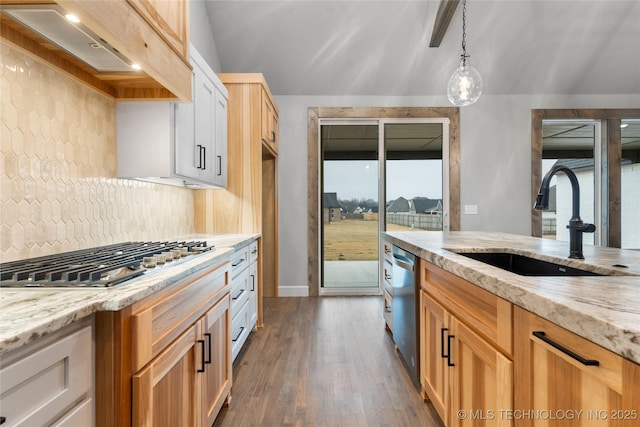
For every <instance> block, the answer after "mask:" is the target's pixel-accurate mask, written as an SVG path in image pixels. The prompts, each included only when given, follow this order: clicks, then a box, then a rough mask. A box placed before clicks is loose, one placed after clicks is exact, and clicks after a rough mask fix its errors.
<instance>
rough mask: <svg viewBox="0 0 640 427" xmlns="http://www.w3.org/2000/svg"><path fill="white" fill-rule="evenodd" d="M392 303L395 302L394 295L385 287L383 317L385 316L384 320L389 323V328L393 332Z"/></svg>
mask: <svg viewBox="0 0 640 427" xmlns="http://www.w3.org/2000/svg"><path fill="white" fill-rule="evenodd" d="M392 304H393V301H392V297H391V295H390V294H389V292H387V290H386V289H385V290H384V312H383V317H384V322H385V324H386V325H387V328H389V330H390V331H391V332H393V312H392V311H391V307H392Z"/></svg>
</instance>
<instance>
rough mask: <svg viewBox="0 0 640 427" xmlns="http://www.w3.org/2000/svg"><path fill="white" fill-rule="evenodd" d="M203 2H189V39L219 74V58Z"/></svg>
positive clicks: (196, 0)
mask: <svg viewBox="0 0 640 427" xmlns="http://www.w3.org/2000/svg"><path fill="white" fill-rule="evenodd" d="M205 3H206V2H205V1H204V0H190V1H189V39H190V42H191V44H193V45H194V46H195V47H196V49H197V50H198V52H199V53H200V55H202V57H203V58H204V59H205V60H206V61H207V63H208V64H209V66H210V67H211V68H212V69H213V71H215V72H216V73H219V72H221V70H222V67H221V66H220V58H218V51H217V50H216V42H215V41H214V40H213V34H212V32H211V26H210V24H209V18H208V17H207V10H206V8H205Z"/></svg>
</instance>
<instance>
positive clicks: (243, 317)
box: [231, 301, 251, 360]
mask: <svg viewBox="0 0 640 427" xmlns="http://www.w3.org/2000/svg"><path fill="white" fill-rule="evenodd" d="M231 325H232V331H231V359H232V360H236V357H237V356H238V353H240V349H241V348H242V345H243V344H244V342H245V341H246V340H247V337H248V336H249V332H251V327H250V320H249V302H248V301H247V302H246V303H245V305H243V306H242V307H241V308H240V311H239V312H238V313H236V314H234V316H233V320H232V321H231Z"/></svg>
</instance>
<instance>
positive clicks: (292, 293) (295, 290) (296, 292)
mask: <svg viewBox="0 0 640 427" xmlns="http://www.w3.org/2000/svg"><path fill="white" fill-rule="evenodd" d="M278 296H279V297H308V296H309V287H308V286H278Z"/></svg>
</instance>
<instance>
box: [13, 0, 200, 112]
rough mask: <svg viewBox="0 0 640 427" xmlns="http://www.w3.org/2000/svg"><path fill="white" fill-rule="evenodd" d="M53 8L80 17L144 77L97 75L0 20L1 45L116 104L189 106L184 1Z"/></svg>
mask: <svg viewBox="0 0 640 427" xmlns="http://www.w3.org/2000/svg"><path fill="white" fill-rule="evenodd" d="M3 3H12V4H26V3H34V2H31V1H26V0H24V1H20V0H16V1H10V2H3ZM42 3H50V2H42ZM55 3H56V4H57V5H58V6H60V7H61V8H62V9H63V11H64V13H73V14H75V15H76V16H78V17H79V18H80V21H81V22H82V24H83V25H85V26H86V27H87V28H89V29H90V30H91V31H92V32H94V33H95V34H97V36H98V37H100V38H101V39H103V40H105V41H106V42H108V43H109V44H110V45H111V46H112V47H113V48H115V49H116V50H118V51H119V52H121V53H122V54H123V55H124V56H125V57H126V58H128V59H129V60H130V61H132V62H135V63H138V64H139V65H141V67H142V71H138V72H124V73H123V72H108V71H96V70H95V69H94V68H92V67H91V66H89V65H87V64H86V63H84V62H82V61H80V60H78V59H77V58H75V57H74V56H72V55H70V54H68V53H67V52H65V51H64V50H62V49H60V48H58V47H57V46H56V45H55V44H54V43H52V42H51V41H48V40H44V39H43V38H41V37H40V36H38V35H37V34H36V33H34V32H32V31H30V30H28V29H27V28H26V27H25V26H22V25H20V24H17V23H16V22H14V21H13V20H11V19H9V18H7V17H5V16H2V17H1V18H0V25H1V30H2V31H1V33H2V37H3V39H6V40H8V41H9V42H11V43H13V44H15V45H17V46H19V47H21V48H23V49H25V50H27V51H28V52H31V53H32V54H34V55H36V56H38V57H40V58H42V59H43V60H45V61H47V62H49V63H50V64H51V65H53V66H55V67H57V68H59V69H60V70H62V71H64V72H66V73H68V74H70V75H71V76H72V77H73V78H75V79H77V80H79V81H81V82H83V83H85V84H87V85H89V86H91V87H93V88H94V89H97V90H98V91H100V92H102V93H104V94H106V95H108V96H110V97H112V98H115V99H129V100H132V99H166V100H175V99H179V100H181V101H191V66H190V64H189V59H188V48H189V39H188V36H189V2H188V1H187V0H95V1H86V0H57V1H56V2H55ZM64 13H63V14H64Z"/></svg>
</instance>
